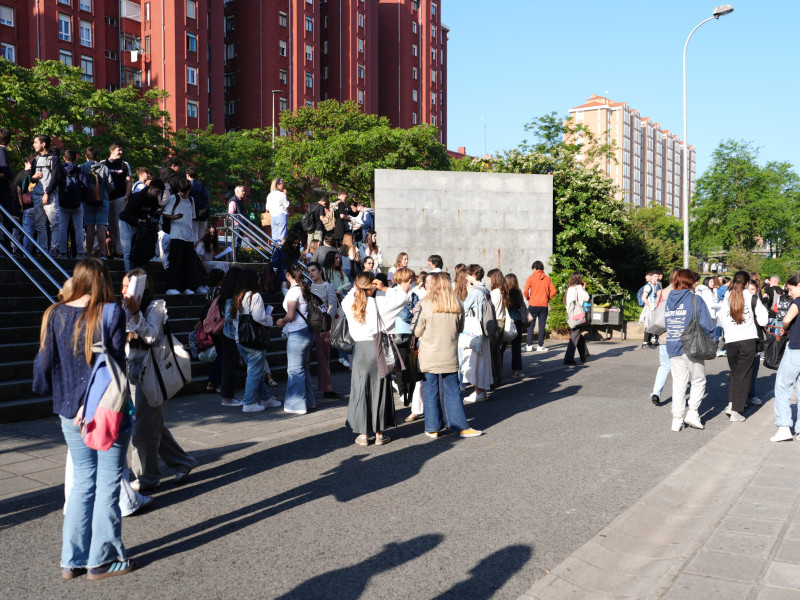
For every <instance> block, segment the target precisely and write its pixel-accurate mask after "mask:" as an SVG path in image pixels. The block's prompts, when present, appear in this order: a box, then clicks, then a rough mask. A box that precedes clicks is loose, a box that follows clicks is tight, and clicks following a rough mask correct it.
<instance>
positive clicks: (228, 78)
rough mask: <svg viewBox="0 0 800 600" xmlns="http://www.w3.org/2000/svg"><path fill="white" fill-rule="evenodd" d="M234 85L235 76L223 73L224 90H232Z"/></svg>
mask: <svg viewBox="0 0 800 600" xmlns="http://www.w3.org/2000/svg"><path fill="white" fill-rule="evenodd" d="M234 85H236V74H235V73H225V88H226V89H227V88H232V87H233V86H234Z"/></svg>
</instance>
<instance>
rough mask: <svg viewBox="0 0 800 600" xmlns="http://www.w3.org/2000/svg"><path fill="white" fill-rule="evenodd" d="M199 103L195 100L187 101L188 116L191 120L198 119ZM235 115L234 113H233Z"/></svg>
mask: <svg viewBox="0 0 800 600" xmlns="http://www.w3.org/2000/svg"><path fill="white" fill-rule="evenodd" d="M231 103H232V102H231ZM197 112H198V111H197V102H195V101H194V100H187V101H186V116H187V117H189V118H190V119H196V118H197ZM231 114H233V113H231Z"/></svg>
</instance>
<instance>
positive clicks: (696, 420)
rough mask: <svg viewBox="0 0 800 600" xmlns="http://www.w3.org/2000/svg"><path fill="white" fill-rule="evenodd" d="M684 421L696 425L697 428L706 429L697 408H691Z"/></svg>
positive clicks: (692, 425) (691, 425)
mask: <svg viewBox="0 0 800 600" xmlns="http://www.w3.org/2000/svg"><path fill="white" fill-rule="evenodd" d="M683 422H684V423H686V424H687V425H689V426H690V427H694V428H695V429H705V427H704V426H703V423H702V422H701V421H700V414H699V413H698V412H697V411H696V410H690V411H689V412H687V413H686V416H685V417H684V418H683Z"/></svg>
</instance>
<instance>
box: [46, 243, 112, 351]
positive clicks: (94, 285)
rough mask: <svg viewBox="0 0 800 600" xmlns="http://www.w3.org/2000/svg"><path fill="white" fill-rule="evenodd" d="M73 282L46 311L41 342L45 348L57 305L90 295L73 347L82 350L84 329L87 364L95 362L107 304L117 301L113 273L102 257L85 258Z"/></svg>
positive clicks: (79, 320) (75, 349)
mask: <svg viewBox="0 0 800 600" xmlns="http://www.w3.org/2000/svg"><path fill="white" fill-rule="evenodd" d="M70 282H71V283H70V286H67V288H65V290H64V291H63V293H62V300H60V301H59V302H57V303H56V304H53V305H52V306H50V307H49V308H48V309H47V310H46V311H44V316H43V317H42V328H41V331H40V332H39V346H40V347H41V348H44V347H45V344H46V343H47V325H48V323H49V322H50V316H51V314H52V312H53V310H55V308H56V307H57V306H60V305H63V304H67V303H68V302H72V301H73V300H77V299H78V298H82V297H83V296H87V295H88V296H89V303H88V304H87V305H86V308H84V309H83V313H82V314H81V316H80V317H79V318H78V320H77V321H76V322H75V329H74V330H73V332H72V348H73V351H74V352H75V354H76V355H77V354H78V352H79V351H80V350H79V348H78V344H79V342H80V338H81V333H83V334H84V336H83V338H84V339H83V356H84V358H85V359H86V364H88V365H91V364H92V344H93V343H94V341H95V339H96V337H98V333H99V334H100V335H102V331H101V330H100V324H101V322H102V320H103V305H104V304H106V303H112V304H115V303H116V300H115V298H114V287H113V284H112V283H111V275H110V274H109V272H108V268H107V267H106V265H105V263H103V262H102V261H100V260H98V259H96V258H84V259H83V260H80V261H78V263H77V264H76V265H75V270H74V271H73V272H72V278H71V279H70ZM90 332H91V333H90Z"/></svg>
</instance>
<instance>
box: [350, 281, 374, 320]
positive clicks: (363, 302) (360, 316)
mask: <svg viewBox="0 0 800 600" xmlns="http://www.w3.org/2000/svg"><path fill="white" fill-rule="evenodd" d="M374 280H375V275H373V274H372V273H371V272H370V271H363V272H361V273H359V274H358V275H356V280H355V281H354V282H353V318H354V319H355V320H356V322H358V323H363V322H364V321H365V320H366V318H367V298H369V296H368V295H367V291H368V290H371V289H372V282H373V281H374Z"/></svg>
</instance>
